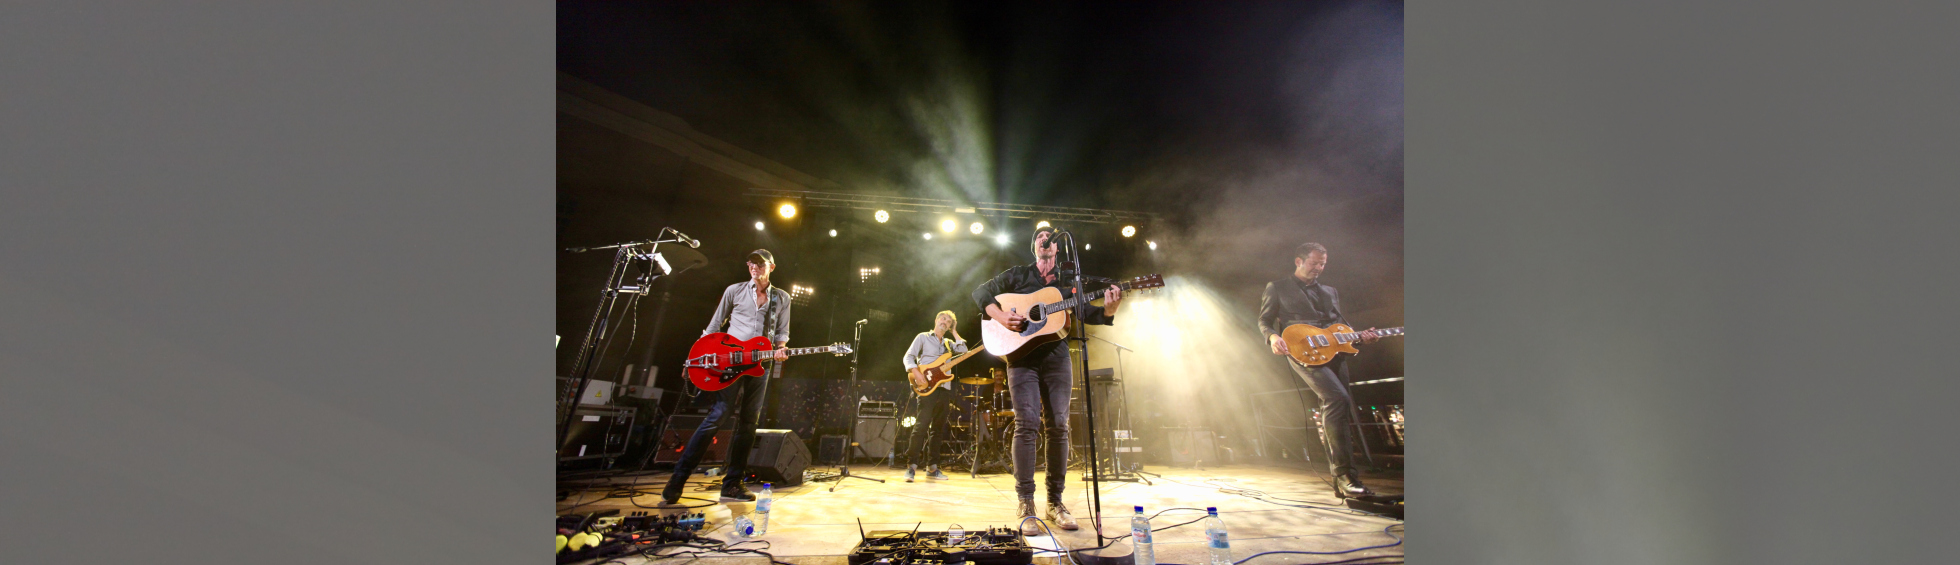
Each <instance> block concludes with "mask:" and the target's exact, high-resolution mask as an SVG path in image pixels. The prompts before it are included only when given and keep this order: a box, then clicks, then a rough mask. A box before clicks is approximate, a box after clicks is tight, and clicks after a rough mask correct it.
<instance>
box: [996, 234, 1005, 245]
mask: <svg viewBox="0 0 1960 565" xmlns="http://www.w3.org/2000/svg"><path fill="white" fill-rule="evenodd" d="M994 241H996V242H999V243H1000V244H1001V245H1007V241H1008V239H1007V234H1000V235H996V236H994Z"/></svg>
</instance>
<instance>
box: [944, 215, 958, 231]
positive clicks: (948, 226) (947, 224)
mask: <svg viewBox="0 0 1960 565" xmlns="http://www.w3.org/2000/svg"><path fill="white" fill-rule="evenodd" d="M959 228H960V223H959V222H955V221H953V219H952V218H946V219H944V220H940V221H939V231H943V232H946V233H953V230H956V229H959Z"/></svg>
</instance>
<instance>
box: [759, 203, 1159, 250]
mask: <svg viewBox="0 0 1960 565" xmlns="http://www.w3.org/2000/svg"><path fill="white" fill-rule="evenodd" d="M776 214H778V215H780V216H782V217H783V219H785V220H787V219H791V218H795V217H796V205H795V204H788V203H785V204H783V205H781V206H777V207H776ZM871 218H872V219H874V220H877V221H878V223H880V224H882V223H886V222H890V221H891V219H892V214H891V212H887V211H884V210H878V211H876V212H873V213H872V214H871ZM1048 226H1049V224H1048V221H1047V220H1042V221H1039V222H1035V224H1034V227H1035V228H1036V229H1040V228H1045V227H1048ZM765 227H766V226H765V225H764V224H763V223H762V222H756V223H755V229H756V231H762V230H763V228H765ZM959 229H960V224H959V222H958V221H956V220H954V219H952V218H946V219H943V220H940V221H939V231H941V232H945V233H948V234H951V233H955V232H957V231H959ZM966 231H968V232H971V233H972V234H973V235H980V234H981V233H982V232H985V231H987V225H986V224H984V223H981V222H973V223H971V224H968V225H967V226H966ZM1120 233H1122V234H1123V237H1135V236H1136V234H1137V227H1136V226H1123V229H1122V231H1121V232H1120ZM919 235H920V236H921V237H923V238H925V239H927V240H931V239H932V232H922V233H920V234H919ZM830 237H837V230H834V229H833V230H830ZM994 242H995V243H999V244H1001V245H1007V244H1009V243H1012V242H1013V239H1012V238H1009V237H1007V234H1004V233H1003V234H997V235H995V236H994ZM1144 244H1145V245H1147V246H1149V247H1150V250H1151V251H1156V250H1157V242H1156V241H1154V240H1145V241H1144ZM1093 247H1094V245H1093V244H1084V245H1083V246H1082V249H1084V250H1088V249H1092V248H1093Z"/></svg>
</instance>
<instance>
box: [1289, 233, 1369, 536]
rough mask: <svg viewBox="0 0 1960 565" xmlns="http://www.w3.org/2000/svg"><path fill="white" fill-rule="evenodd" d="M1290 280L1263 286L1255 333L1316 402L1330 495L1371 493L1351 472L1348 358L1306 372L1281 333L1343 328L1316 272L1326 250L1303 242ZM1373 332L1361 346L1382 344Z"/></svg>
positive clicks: (1333, 294) (1337, 302) (1335, 302)
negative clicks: (1331, 487) (1331, 486)
mask: <svg viewBox="0 0 1960 565" xmlns="http://www.w3.org/2000/svg"><path fill="white" fill-rule="evenodd" d="M1293 255H1294V256H1293V275H1292V276H1289V277H1286V278H1283V279H1280V280H1276V281H1273V282H1269V283H1266V292H1265V294H1264V295H1262V296H1260V297H1259V331H1260V333H1264V334H1266V343H1267V346H1268V347H1269V348H1270V349H1271V350H1272V352H1273V354H1274V355H1282V356H1286V362H1287V363H1288V364H1290V365H1292V366H1293V372H1295V373H1299V374H1300V379H1301V380H1304V381H1306V382H1307V388H1311V389H1313V393H1314V395H1315V396H1319V397H1320V418H1321V425H1322V426H1323V428H1322V429H1324V430H1326V437H1327V442H1326V443H1327V451H1328V452H1329V453H1328V454H1327V465H1328V467H1329V470H1330V471H1331V472H1332V473H1333V474H1334V483H1335V486H1334V490H1335V494H1336V495H1337V496H1340V497H1341V498H1351V497H1356V496H1367V495H1371V494H1374V493H1372V492H1370V491H1369V490H1368V487H1365V486H1361V477H1360V475H1359V474H1358V473H1356V472H1355V471H1354V464H1353V461H1352V459H1353V449H1352V448H1351V447H1350V446H1351V445H1352V444H1353V441H1354V437H1353V433H1352V431H1351V430H1350V424H1351V423H1352V422H1353V421H1354V420H1353V414H1354V412H1353V408H1354V398H1353V397H1351V396H1349V395H1348V390H1347V376H1348V371H1347V357H1348V356H1347V355H1345V354H1343V355H1340V356H1336V357H1335V358H1334V360H1333V361H1330V362H1328V363H1327V364H1325V365H1321V366H1318V367H1308V366H1306V365H1302V364H1300V362H1299V361H1297V360H1295V359H1293V357H1292V355H1291V353H1292V352H1291V351H1289V350H1288V348H1287V347H1286V341H1285V340H1282V339H1280V333H1281V332H1284V331H1286V327H1287V326H1290V325H1293V324H1310V325H1313V326H1316V327H1323V328H1324V327H1327V326H1328V325H1329V324H1337V323H1338V324H1346V323H1347V320H1346V319H1345V318H1343V317H1341V294H1340V292H1339V291H1336V290H1334V287H1331V286H1327V285H1324V284H1320V272H1321V271H1322V270H1324V269H1326V268H1327V248H1326V247H1325V246H1322V245H1321V244H1318V243H1303V244H1300V246H1299V247H1298V248H1295V249H1294V251H1293ZM1373 330H1374V328H1369V331H1366V332H1362V334H1361V335H1362V337H1361V340H1362V341H1363V342H1364V343H1373V342H1374V341H1375V340H1378V339H1381V338H1380V337H1379V336H1376V335H1375V334H1374V333H1373Z"/></svg>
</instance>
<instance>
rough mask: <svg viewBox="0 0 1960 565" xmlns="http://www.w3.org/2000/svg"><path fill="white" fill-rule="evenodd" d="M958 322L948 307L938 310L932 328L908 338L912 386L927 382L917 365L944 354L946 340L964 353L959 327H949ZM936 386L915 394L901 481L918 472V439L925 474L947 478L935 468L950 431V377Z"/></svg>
mask: <svg viewBox="0 0 1960 565" xmlns="http://www.w3.org/2000/svg"><path fill="white" fill-rule="evenodd" d="M958 323H959V318H957V317H955V316H954V315H953V311H952V310H942V311H940V312H939V314H937V315H935V316H933V318H932V331H929V332H920V333H919V336H918V337H914V338H912V347H909V348H906V350H905V372H906V373H908V374H910V375H911V378H912V388H913V389H920V388H925V386H926V384H927V382H928V381H927V380H926V375H925V373H922V372H920V371H919V365H923V364H926V363H931V362H932V361H933V360H934V359H938V358H939V357H940V356H941V355H945V354H946V351H947V349H946V348H947V347H948V345H947V344H948V343H951V344H952V345H951V347H952V352H953V354H954V355H959V354H963V353H966V351H967V349H966V340H965V339H962V338H960V332H959V330H956V329H953V326H954V325H955V324H958ZM948 332H951V333H952V334H953V339H951V340H948V339H946V334H947V333H948ZM939 389H940V390H935V391H932V394H929V395H926V396H924V397H920V398H919V416H918V418H919V419H918V421H917V422H916V423H915V424H914V425H916V426H918V427H916V428H913V430H912V441H911V442H910V443H911V445H910V446H909V447H908V449H906V450H905V463H906V465H905V482H908V483H909V482H912V478H913V475H915V474H917V473H918V472H919V460H920V457H919V451H920V445H919V444H920V443H921V442H923V443H924V444H925V446H924V449H925V457H924V460H925V464H926V478H928V479H939V480H942V481H943V480H947V479H948V477H947V476H946V474H945V473H942V472H939V446H940V444H943V443H946V439H947V437H948V436H950V435H952V430H951V429H949V426H948V425H949V424H951V423H952V422H949V421H947V412H948V410H947V408H948V407H950V406H951V405H952V403H953V381H950V380H949V381H946V382H943V383H939Z"/></svg>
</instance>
